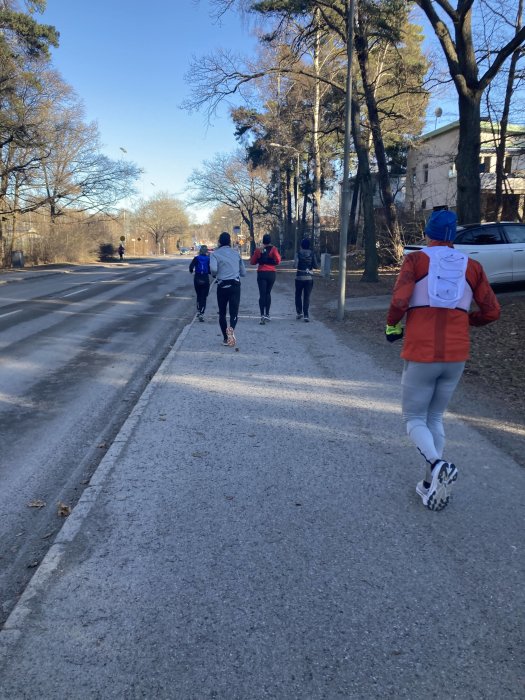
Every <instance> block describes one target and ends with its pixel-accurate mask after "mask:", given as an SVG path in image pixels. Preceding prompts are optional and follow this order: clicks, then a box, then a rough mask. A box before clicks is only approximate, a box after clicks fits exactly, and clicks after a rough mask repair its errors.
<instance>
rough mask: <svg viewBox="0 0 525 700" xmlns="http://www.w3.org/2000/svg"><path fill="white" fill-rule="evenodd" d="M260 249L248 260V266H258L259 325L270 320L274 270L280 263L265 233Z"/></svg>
mask: <svg viewBox="0 0 525 700" xmlns="http://www.w3.org/2000/svg"><path fill="white" fill-rule="evenodd" d="M262 243H263V244H262V247H261V248H257V249H256V250H255V252H254V254H253V255H252V257H251V258H250V265H258V266H259V267H258V268H257V285H258V287H259V309H260V312H261V321H260V323H261V325H264V324H265V323H266V322H267V321H269V320H270V306H271V304H272V295H271V291H272V287H273V285H274V283H275V278H276V273H275V268H276V267H277V265H279V263H280V262H281V256H280V255H279V251H278V250H277V248H276V247H275V246H273V245H272V238H271V236H270V234H269V233H265V234H264V236H263V239H262Z"/></svg>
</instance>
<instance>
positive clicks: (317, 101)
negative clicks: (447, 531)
mask: <svg viewBox="0 0 525 700" xmlns="http://www.w3.org/2000/svg"><path fill="white" fill-rule="evenodd" d="M314 17H315V25H316V29H315V45H314V61H313V62H314V71H315V76H316V78H315V94H314V105H313V134H312V150H313V156H314V191H313V207H312V215H313V238H314V240H313V248H314V250H316V251H318V250H319V239H320V236H321V149H320V146H319V115H320V109H321V81H320V80H319V77H318V76H319V54H320V50H321V32H320V29H319V22H320V20H319V9H318V8H316V9H315V11H314Z"/></svg>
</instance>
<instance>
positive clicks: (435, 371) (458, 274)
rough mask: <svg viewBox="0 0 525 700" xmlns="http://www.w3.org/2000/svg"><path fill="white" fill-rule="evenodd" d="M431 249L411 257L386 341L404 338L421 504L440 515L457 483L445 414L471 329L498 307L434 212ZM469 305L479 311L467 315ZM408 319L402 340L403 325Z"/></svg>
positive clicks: (407, 418) (446, 222)
mask: <svg viewBox="0 0 525 700" xmlns="http://www.w3.org/2000/svg"><path fill="white" fill-rule="evenodd" d="M425 233H426V236H427V241H428V247H427V248H423V249H422V250H420V251H417V252H414V253H410V254H408V255H407V256H406V257H405V259H404V261H403V265H402V266H401V270H400V272H399V275H398V278H397V281H396V284H395V287H394V292H393V295H392V301H391V304H390V308H389V310H388V316H387V326H386V338H387V340H389V341H390V342H393V341H394V340H398V339H401V338H402V337H403V334H404V336H405V340H404V346H403V350H402V352H401V357H403V358H404V360H405V364H404V368H403V375H402V379H401V386H402V412H403V420H404V422H405V424H406V429H407V433H408V435H409V437H410V438H411V439H412V441H413V442H414V443H415V445H416V447H417V448H418V450H419V452H420V453H421V454H422V455H423V457H424V458H425V460H426V463H427V469H426V474H425V478H424V480H423V481H420V482H419V483H418V484H417V486H416V492H417V494H418V495H419V496H420V497H421V499H422V501H423V504H424V505H425V506H426V507H427V508H429V509H430V510H442V509H443V508H445V506H446V505H447V504H448V502H449V498H450V492H451V488H452V485H453V484H454V482H455V481H456V479H457V476H458V470H457V468H456V466H455V465H454V464H452V463H450V462H446V461H444V460H443V459H442V457H443V450H444V447H445V432H444V428H443V414H444V412H445V410H446V408H447V406H448V403H449V401H450V399H451V398H452V395H453V393H454V390H455V389H456V386H457V385H458V382H459V380H460V378H461V375H462V374H463V370H464V368H465V360H467V359H468V356H469V342H470V341H469V326H483V325H485V324H487V323H491V322H492V321H496V320H497V319H498V318H499V315H500V305H499V302H498V300H497V298H496V295H495V294H494V292H493V291H492V288H491V287H490V285H489V283H488V280H487V277H486V275H485V272H484V270H483V268H482V266H481V265H480V264H479V263H478V262H477V261H475V260H471V259H469V258H467V257H466V256H465V255H464V254H463V253H460V252H459V251H456V250H454V246H453V241H454V238H455V236H456V215H455V214H454V212H451V211H448V210H440V211H435V212H433V213H432V215H431V216H430V219H429V220H428V222H427V225H426V228H425ZM472 300H474V301H475V302H476V304H477V307H478V309H477V310H475V311H470V305H471V302H472ZM405 314H406V316H407V321H406V332H405V333H404V332H403V328H402V326H401V319H402V318H403V316H404V315H405Z"/></svg>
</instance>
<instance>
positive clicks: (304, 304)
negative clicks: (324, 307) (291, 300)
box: [295, 280, 314, 318]
mask: <svg viewBox="0 0 525 700" xmlns="http://www.w3.org/2000/svg"><path fill="white" fill-rule="evenodd" d="M313 286H314V281H313V280H295V310H296V311H297V313H298V314H304V315H305V316H306V318H308V311H309V309H310V294H311V293H312V287H313Z"/></svg>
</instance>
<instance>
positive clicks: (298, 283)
mask: <svg viewBox="0 0 525 700" xmlns="http://www.w3.org/2000/svg"><path fill="white" fill-rule="evenodd" d="M295 266H296V268H297V273H296V275H295V310H296V311H297V316H296V318H297V320H298V321H300V320H301V319H302V318H303V316H304V320H305V321H306V323H308V321H309V320H310V316H309V311H310V294H311V293H312V289H313V286H314V278H313V270H314V269H317V268H318V267H319V265H318V262H317V258H316V255H315V253H314V251H313V250H311V249H310V240H309V239H308V238H304V239H303V240H302V241H301V249H300V250H299V252H298V253H297V256H296V258H295Z"/></svg>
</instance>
